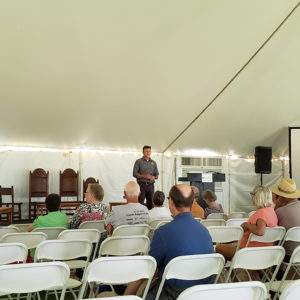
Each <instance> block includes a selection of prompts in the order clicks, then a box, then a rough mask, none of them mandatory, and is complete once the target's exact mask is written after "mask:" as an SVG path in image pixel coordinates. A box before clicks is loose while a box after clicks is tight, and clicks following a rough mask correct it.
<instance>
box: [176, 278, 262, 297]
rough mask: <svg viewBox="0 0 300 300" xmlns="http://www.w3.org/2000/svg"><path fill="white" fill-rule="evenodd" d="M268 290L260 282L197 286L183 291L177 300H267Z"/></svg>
mask: <svg viewBox="0 0 300 300" xmlns="http://www.w3.org/2000/svg"><path fill="white" fill-rule="evenodd" d="M266 296H267V290H266V287H265V285H264V284H262V283H261V282H259V281H252V282H236V283H220V284H206V285H197V286H193V287H191V288H188V289H186V290H185V291H183V292H182V293H181V294H180V295H179V297H178V298H177V300H198V299H209V300H220V299H222V300H241V299H243V300H265V299H266Z"/></svg>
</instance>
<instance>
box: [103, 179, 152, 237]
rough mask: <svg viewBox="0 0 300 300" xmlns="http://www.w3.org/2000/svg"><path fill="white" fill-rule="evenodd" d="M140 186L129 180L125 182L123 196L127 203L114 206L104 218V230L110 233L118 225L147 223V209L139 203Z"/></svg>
mask: <svg viewBox="0 0 300 300" xmlns="http://www.w3.org/2000/svg"><path fill="white" fill-rule="evenodd" d="M139 195H140V186H139V185H138V184H137V183H136V182H134V181H130V182H128V183H127V184H126V186H125V190H124V198H125V199H126V200H127V203H128V204H124V205H118V206H115V207H114V209H113V211H112V212H111V213H110V214H109V215H108V217H107V219H106V220H105V225H106V231H107V233H108V234H112V232H113V230H114V229H115V228H116V227H118V226H120V225H133V224H147V222H148V209H147V207H146V206H144V205H142V204H140V203H139Z"/></svg>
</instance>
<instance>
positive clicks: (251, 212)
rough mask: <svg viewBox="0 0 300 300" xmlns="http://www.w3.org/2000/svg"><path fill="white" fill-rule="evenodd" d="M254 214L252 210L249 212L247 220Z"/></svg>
mask: <svg viewBox="0 0 300 300" xmlns="http://www.w3.org/2000/svg"><path fill="white" fill-rule="evenodd" d="M255 213H256V210H252V211H250V212H249V213H248V218H250V217H251V216H252V215H253V214H255Z"/></svg>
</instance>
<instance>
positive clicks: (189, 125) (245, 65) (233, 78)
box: [162, 1, 300, 153]
mask: <svg viewBox="0 0 300 300" xmlns="http://www.w3.org/2000/svg"><path fill="white" fill-rule="evenodd" d="M299 6H300V1H299V2H298V3H297V4H296V6H295V7H294V8H293V9H292V10H291V11H290V13H289V14H288V15H287V16H286V17H285V18H284V20H283V21H282V22H281V23H280V24H279V25H278V26H277V28H276V29H275V30H274V31H273V32H272V33H271V35H270V36H269V37H268V38H267V39H266V40H265V42H264V43H263V44H262V45H261V46H260V47H259V48H258V49H257V50H256V51H255V52H254V54H253V55H252V56H251V57H250V58H249V59H248V60H247V62H246V63H245V64H244V65H243V66H242V67H241V68H240V70H239V71H238V72H237V73H236V74H235V75H234V76H233V77H232V78H231V79H230V80H229V81H228V82H227V84H226V85H225V86H224V87H223V88H222V89H221V90H220V91H219V93H218V94H217V95H216V96H215V97H214V98H213V99H212V100H211V101H210V102H209V103H208V104H207V105H206V107H205V108H204V109H203V110H202V111H201V112H200V113H199V114H198V115H197V116H196V117H195V118H194V119H193V120H192V121H191V122H190V123H189V124H188V125H187V126H186V127H185V128H184V129H183V130H182V131H181V132H180V133H179V134H178V135H177V136H176V137H175V139H174V140H173V141H172V142H171V143H170V144H169V145H168V146H167V147H166V148H164V150H163V151H162V153H164V152H166V151H167V150H168V149H169V148H170V147H171V146H172V145H173V144H174V143H175V142H176V141H177V140H178V139H179V138H180V137H181V136H182V135H183V134H184V133H185V132H186V131H187V130H188V129H189V128H190V127H191V126H192V125H193V124H194V123H195V122H196V121H197V120H198V119H199V118H200V117H201V115H203V114H204V112H205V111H206V110H207V109H208V108H209V107H210V106H211V105H212V104H213V103H214V102H215V101H216V100H217V99H218V98H219V96H220V95H221V94H223V92H224V91H225V90H226V89H227V88H228V86H230V84H231V83H232V82H233V81H234V80H235V79H236V78H237V77H238V76H239V75H240V73H241V72H242V71H243V70H244V69H245V68H246V67H247V66H248V64H249V63H250V62H251V61H252V60H253V59H254V58H255V56H256V55H257V54H258V53H259V52H260V51H261V50H262V49H263V48H264V47H265V46H266V44H267V43H268V42H269V41H270V40H271V39H272V37H273V36H274V35H275V34H276V33H277V31H278V30H279V29H280V28H281V27H282V26H283V25H284V23H285V22H286V21H287V20H288V19H289V17H290V16H291V15H292V14H293V13H294V12H295V10H296V9H297V8H298V7H299Z"/></svg>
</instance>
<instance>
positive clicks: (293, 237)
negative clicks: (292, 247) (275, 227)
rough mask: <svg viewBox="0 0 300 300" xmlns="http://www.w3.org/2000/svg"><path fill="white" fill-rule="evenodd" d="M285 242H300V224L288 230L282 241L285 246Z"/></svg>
mask: <svg viewBox="0 0 300 300" xmlns="http://www.w3.org/2000/svg"><path fill="white" fill-rule="evenodd" d="M285 242H298V243H300V226H296V227H292V228H290V229H289V230H288V231H287V232H286V234H285V236H284V238H283V240H282V242H281V246H284V244H285Z"/></svg>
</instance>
